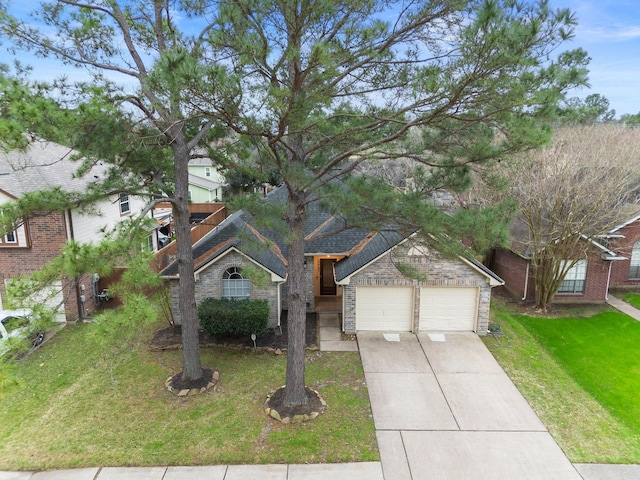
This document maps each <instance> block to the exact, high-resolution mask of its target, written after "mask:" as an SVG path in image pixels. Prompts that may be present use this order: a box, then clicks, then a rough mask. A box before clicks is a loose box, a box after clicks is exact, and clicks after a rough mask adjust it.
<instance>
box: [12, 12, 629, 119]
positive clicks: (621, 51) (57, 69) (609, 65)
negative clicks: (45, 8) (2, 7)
mask: <svg viewBox="0 0 640 480" xmlns="http://www.w3.org/2000/svg"><path fill="white" fill-rule="evenodd" d="M12 3H13V5H14V8H15V10H14V14H18V15H20V14H24V13H25V10H31V9H32V8H33V4H32V2H23V1H14V2H12ZM34 3H35V2H34ZM550 4H551V6H552V7H556V8H558V7H568V8H569V9H571V11H573V12H574V13H575V15H576V17H577V19H578V26H577V28H576V35H575V38H574V39H573V40H572V41H571V42H569V43H567V44H566V48H577V47H581V48H583V49H585V50H586V51H587V52H588V53H589V56H590V57H591V63H590V66H589V70H590V75H589V83H590V85H591V88H590V89H580V90H578V91H575V92H572V93H571V94H570V96H577V97H581V98H584V97H586V96H587V95H589V94H591V93H599V94H601V95H604V96H605V97H606V98H607V99H609V102H610V104H611V108H613V109H615V110H616V113H617V115H618V116H619V115H622V114H636V113H640V0H550ZM27 5H29V7H27ZM23 60H24V61H25V62H27V63H29V64H31V65H33V66H34V67H35V69H34V70H35V74H34V79H38V80H49V79H52V78H55V77H56V76H59V75H61V74H66V75H67V76H68V77H69V78H70V79H76V78H81V76H82V74H81V73H80V72H79V71H73V69H70V68H69V67H64V66H62V65H58V64H56V63H53V62H48V61H47V62H45V61H44V60H42V59H29V58H28V57H26V56H23ZM0 62H4V63H8V64H10V63H12V60H11V56H9V55H8V54H7V53H6V51H5V48H4V47H3V46H1V45H0Z"/></svg>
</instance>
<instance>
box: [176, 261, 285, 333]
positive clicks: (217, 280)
mask: <svg viewBox="0 0 640 480" xmlns="http://www.w3.org/2000/svg"><path fill="white" fill-rule="evenodd" d="M247 265H253V266H255V264H254V263H250V262H249V260H247V259H246V258H245V257H244V256H243V255H240V254H238V253H236V252H232V253H229V254H228V255H225V256H224V257H222V258H220V259H219V260H217V261H216V262H214V263H213V264H211V265H209V267H208V268H206V269H205V270H204V271H202V272H200V274H199V275H198V276H197V278H196V304H200V302H202V301H203V300H204V299H205V298H208V297H214V298H221V297H222V276H223V274H224V272H225V271H226V270H227V269H229V268H231V267H239V268H242V267H243V266H247ZM170 289H171V308H172V310H173V319H174V321H175V323H176V324H177V325H180V324H181V319H180V308H179V303H178V302H179V287H178V280H175V279H172V280H171V281H170ZM249 298H251V299H254V300H257V299H264V300H267V301H268V302H269V327H270V328H274V327H276V326H277V325H278V320H279V317H280V311H279V310H278V288H277V284H276V283H275V282H271V284H270V285H269V287H267V288H263V289H261V288H257V287H256V286H255V285H254V284H251V293H250V297H249Z"/></svg>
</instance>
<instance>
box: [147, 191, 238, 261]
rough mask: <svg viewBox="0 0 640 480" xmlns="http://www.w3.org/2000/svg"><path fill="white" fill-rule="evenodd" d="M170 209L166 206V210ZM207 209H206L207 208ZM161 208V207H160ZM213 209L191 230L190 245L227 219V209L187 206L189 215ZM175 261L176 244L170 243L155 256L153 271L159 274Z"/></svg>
mask: <svg viewBox="0 0 640 480" xmlns="http://www.w3.org/2000/svg"><path fill="white" fill-rule="evenodd" d="M168 207H170V205H169V204H167V208H168ZM207 207H208V208H207ZM160 208H162V207H160ZM213 209H215V211H213V213H211V214H210V215H209V216H208V217H206V218H205V219H204V220H202V222H200V223H199V224H198V225H196V226H195V227H193V228H192V229H191V245H193V244H194V243H196V242H197V241H198V240H200V239H202V238H203V237H204V236H205V235H206V234H207V233H209V232H210V231H211V230H213V229H214V228H215V227H217V226H218V225H220V224H221V223H222V221H223V220H224V219H225V218H227V207H225V205H224V204H223V203H197V204H192V205H189V212H190V213H206V212H209V211H211V210H213ZM175 259H176V242H170V243H169V244H167V245H165V246H164V247H163V248H161V249H160V250H158V251H157V252H156V254H155V260H154V262H153V267H154V269H155V270H156V271H157V272H159V271H161V270H163V269H164V268H166V267H167V266H168V265H169V264H170V263H171V262H173V261H174V260H175Z"/></svg>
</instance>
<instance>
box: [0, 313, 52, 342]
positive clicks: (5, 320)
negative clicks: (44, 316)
mask: <svg viewBox="0 0 640 480" xmlns="http://www.w3.org/2000/svg"><path fill="white" fill-rule="evenodd" d="M30 316H31V310H29V309H28V308H18V309H16V310H0V344H2V343H4V342H5V340H6V339H8V338H10V337H17V336H18V335H20V333H21V332H22V331H23V330H25V328H26V327H27V326H28V325H29V317H30ZM30 340H31V344H32V345H33V346H34V347H37V346H38V345H40V344H41V343H42V342H43V341H44V332H36V333H34V334H32V335H31V338H30ZM0 350H1V349H0Z"/></svg>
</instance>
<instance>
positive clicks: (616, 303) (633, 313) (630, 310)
mask: <svg viewBox="0 0 640 480" xmlns="http://www.w3.org/2000/svg"><path fill="white" fill-rule="evenodd" d="M607 303H608V304H609V305H611V306H612V307H613V308H615V309H616V310H619V311H621V312H622V313H626V314H627V315H629V316H630V317H631V318H634V319H636V320H638V321H640V310H638V309H637V308H636V307H634V306H633V305H630V304H628V303H627V302H625V301H623V300H620V299H619V298H618V297H614V296H613V295H611V294H609V297H608V298H607Z"/></svg>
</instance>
